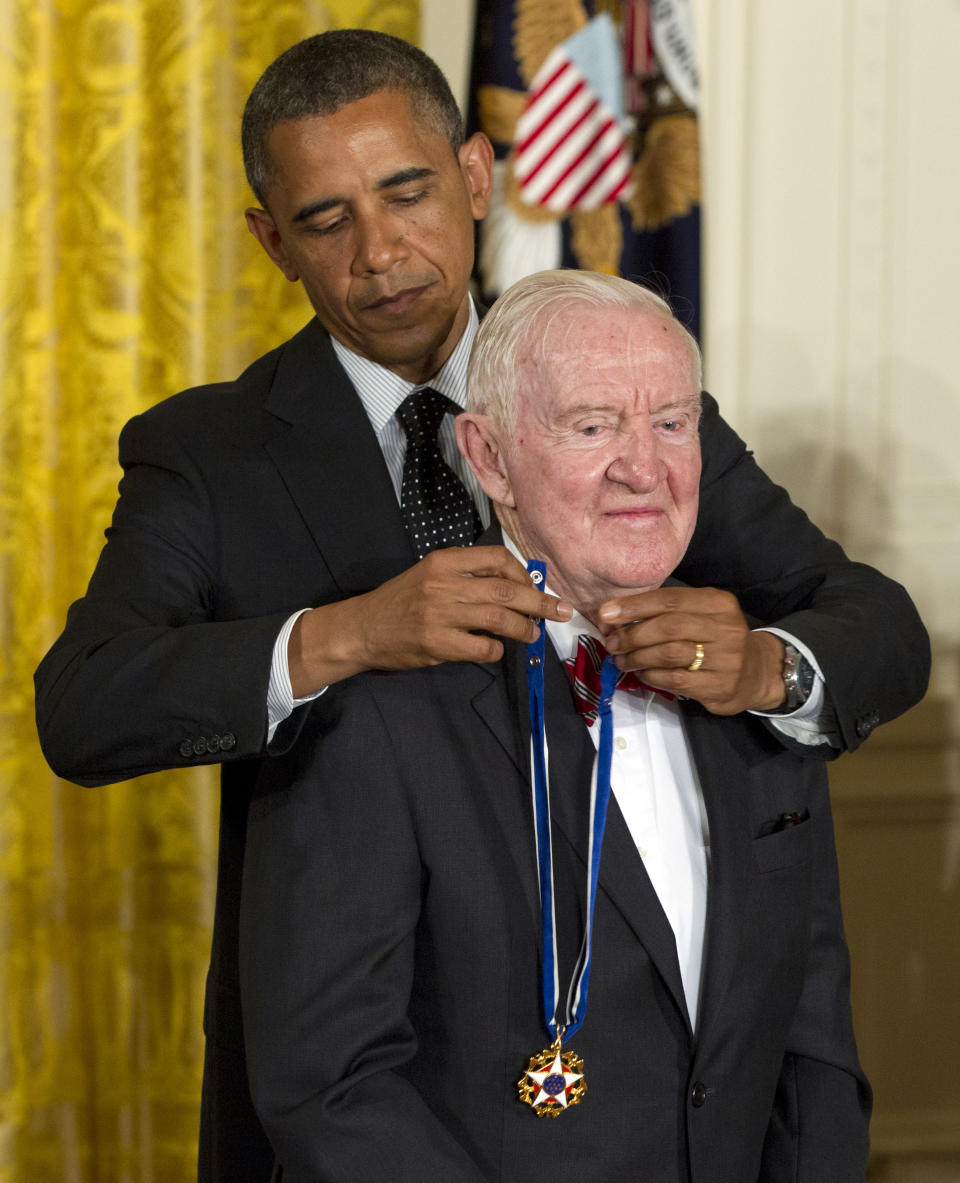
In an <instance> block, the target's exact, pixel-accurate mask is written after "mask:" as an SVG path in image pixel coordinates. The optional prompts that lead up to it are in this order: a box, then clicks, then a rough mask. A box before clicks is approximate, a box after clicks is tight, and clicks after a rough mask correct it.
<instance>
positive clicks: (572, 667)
mask: <svg viewBox="0 0 960 1183" xmlns="http://www.w3.org/2000/svg"><path fill="white" fill-rule="evenodd" d="M606 656H607V651H606V649H605V648H604V647H603V645H602V644H601V643H600V642H599V641H598V640H597V639H596V637H591V636H590V635H589V634H588V633H581V634H580V636H579V637H578V638H577V656H576V657H568V658H567V659H566V661H564V663H563V664H564V665H565V666H566V668H567V673H568V674H569V675H570V680H571V681H572V683H573V701H574V703H575V705H576V708H577V710H578V711H579V712H580V714H581V715H583V717H584V719H586V721H587V726H588V727H592V726H593V721H594V719H596V717H597V707H598V706H599V704H600V667H601V666H602V665H603V659H604V658H605V657H606ZM616 688H617V690H652V691H653V692H654V694H661V695H662V696H663V697H664V698H666V699H667V700H668V701H670V702H672V701H673V699H674V698H675V697H676V696H675V695H673V694H670V693H669V692H668V691H666V690H658V689H657V687H656V686H650V685H649V684H648V683H647V682H643V681H641V680H640V679H639V678H638V677H637V675H636V674H635V673H633V672H632V671H627V672H626V673H622V674H621V675H620V676H619V678H617V687H616Z"/></svg>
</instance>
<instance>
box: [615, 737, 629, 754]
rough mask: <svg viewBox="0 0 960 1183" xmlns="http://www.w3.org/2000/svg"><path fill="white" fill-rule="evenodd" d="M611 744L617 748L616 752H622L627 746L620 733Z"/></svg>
mask: <svg viewBox="0 0 960 1183" xmlns="http://www.w3.org/2000/svg"><path fill="white" fill-rule="evenodd" d="M613 746H614V747H615V748H616V749H617V751H618V752H622V751H623V749H624V748H625V747H626V746H627V741H626V740H625V739H624V738H623V736H622V735H618V736H617V738H616V739H615V740H614V741H613Z"/></svg>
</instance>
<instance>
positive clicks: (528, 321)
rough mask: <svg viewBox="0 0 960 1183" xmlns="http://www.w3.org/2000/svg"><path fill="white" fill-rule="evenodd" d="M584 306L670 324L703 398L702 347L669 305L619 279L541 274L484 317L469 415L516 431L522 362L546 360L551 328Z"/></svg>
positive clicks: (470, 374) (471, 373)
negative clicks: (686, 353) (687, 356)
mask: <svg viewBox="0 0 960 1183" xmlns="http://www.w3.org/2000/svg"><path fill="white" fill-rule="evenodd" d="M578 305H579V306H582V307H583V308H584V309H588V310H597V309H604V308H636V309H637V311H638V312H645V313H647V314H648V315H653V316H656V317H659V318H661V319H662V320H665V321H668V322H670V323H671V324H672V325H673V326H674V328H675V329H676V332H677V334H678V335H679V337H680V339H681V340H682V341H683V343H684V345H686V347H687V349H688V351H689V353H690V361H691V368H692V370H693V381H694V389H695V391H696V393H697V394H699V392H700V384H701V380H702V368H703V367H702V362H701V357H700V347H699V346H698V345H697V342H696V340H695V339H694V337H693V336H692V335H691V334H690V333H689V332H688V331H687V329H685V328H684V326H683V325H682V324H681V323H680V322H679V321H678V320H677V318H676V317H675V316H674V314H673V310H672V309H671V307H670V305H669V304H668V303H667V302H666V300H663V299H661V298H660V297H659V296H658V295H657V294H656V293H655V292H652V291H650V289H649V288H645V287H641V286H640V285H639V284H636V283H632V282H631V281H630V280H628V279H621V278H620V277H619V276H616V275H602V274H600V273H599V272H595V271H572V270H571V271H538V272H536V274H534V275H528V276H526V277H525V278H524V279H521V280H518V281H517V283H515V284H513V285H512V286H511V287H509V288H507V290H506V291H505V292H504V293H503V295H502V296H500V298H499V299H498V300H497V302H496V303H495V304H494V306H493V308H492V309H491V310H490V312H489V313H488V314H487V315H486V316H485V317H484V318H483V321H482V322H481V325H480V330H479V332H478V333H477V338H476V341H474V344H473V352H472V353H471V355H470V367H469V369H468V371H467V410H468V411H476V412H482V413H485V414H488V415H491V416H492V417H493V418H494V420H495V421H496V422H497V423H498V424H499V425H500V426H501V427H503V428H504V429H506V430H508V431H511V430H513V428H514V427H515V426H516V423H517V417H518V415H519V400H518V389H517V387H518V380H517V374H518V372H519V371H520V369H521V363H530V362H533V363H537V362H543V361H545V360H546V354H545V351H544V340H545V339H546V337H547V335H548V333H549V329H550V326H551V324H552V323H553V321H554V320H555V319H556V317H557V316H558V315H560V314H561V313H563V312H565V311H566V310H567V309H569V308H570V307H576V306H578Z"/></svg>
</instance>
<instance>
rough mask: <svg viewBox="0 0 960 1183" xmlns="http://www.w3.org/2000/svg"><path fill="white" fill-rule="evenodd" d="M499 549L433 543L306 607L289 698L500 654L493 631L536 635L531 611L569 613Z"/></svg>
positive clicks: (564, 616)
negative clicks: (394, 567)
mask: <svg viewBox="0 0 960 1183" xmlns="http://www.w3.org/2000/svg"><path fill="white" fill-rule="evenodd" d="M571 613H572V608H571V606H570V605H569V604H567V603H564V602H563V601H562V600H558V599H556V598H555V597H553V596H548V595H546V594H544V593H543V592H541V591H538V590H537V589H536V588H535V587H534V586H533V584H532V583H531V582H530V576H529V575H528V574H527V572H526V569H525V568H524V566H523V564H522V563H520V562H518V561H517V559H515V558H514V557H513V555H511V554H510V552H509V551H508V550H506V549H505V548H504V547H502V546H471V547H451V548H450V549H449V550H435V551H433V552H432V553H431V554H429V555H427V556H426V558H423V559H421V560H420V562H419V563H416V564H415V565H414V566H413V567H411V568H410V569H409V570H407V571H404V572H403V574H402V575H398V576H397V577H396V578H395V579H391V580H389V581H388V582H387V583H384V584H382V585H381V586H380V587H378V588H376V589H375V590H374V591H372V592H368V593H367V594H366V595H362V596H354V597H353V598H352V599H349V600H341V601H340V602H339V603H335V604H325V605H323V606H322V607H320V608H314V609H313V610H312V611H311V612H306V613H304V615H303V616H301V617H300V618H299V620H298V621H297V623H296V625H295V626H294V629H293V633H292V634H291V637H290V644H289V647H288V651H287V652H288V660H289V665H290V684H291V687H292V689H293V694H294V697H295V698H303V697H306V696H307V695H308V694H312V693H313V692H314V691H315V690H318V689H320V687H321V686H326V685H329V684H330V683H331V682H337V681H340V680H341V679H342V678H347V677H350V676H351V675H352V674H356V673H360V672H362V671H363V670H371V669H376V670H401V669H414V668H416V667H419V666H428V665H438V664H439V663H440V662H442V661H498V660H499V659H500V657H501V656H502V655H503V645H502V644H501V643H500V641H498V640H497V639H496V638H497V637H509V638H511V639H513V640H517V641H523V642H525V643H529V642H530V641H533V640H535V639H536V636H537V626H536V625H535V624H534V623H533V621H532V620H531V619H530V618H531V617H532V616H538V617H545V618H547V619H549V620H569V619H570V616H571Z"/></svg>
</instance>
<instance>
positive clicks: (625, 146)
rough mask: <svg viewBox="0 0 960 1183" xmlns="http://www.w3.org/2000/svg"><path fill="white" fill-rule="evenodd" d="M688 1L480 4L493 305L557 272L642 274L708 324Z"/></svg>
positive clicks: (485, 286)
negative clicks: (490, 160)
mask: <svg viewBox="0 0 960 1183" xmlns="http://www.w3.org/2000/svg"><path fill="white" fill-rule="evenodd" d="M697 104H698V75H697V65H696V55H695V52H694V43H693V33H692V18H691V13H690V0H477V18H476V35H475V41H474V56H473V72H472V84H471V108H470V113H469V120H468V122H469V126H470V130H471V131H476V130H480V131H483V132H485V133H486V134H487V135H488V136H489V137H490V139H491V140H492V141H493V144H494V148H495V150H496V155H497V161H496V166H495V176H494V192H493V199H492V202H491V208H490V212H489V214H488V216H487V217H486V219H485V220H484V223H483V225H482V227H481V231H480V249H479V252H478V281H479V284H480V288H481V291H482V293H483V295H484V297H485V299H487V300H491V299H493V298H495V297H496V296H497V295H498V294H499V293H500V292H501V291H503V290H504V289H505V288H507V287H509V286H510V284H511V283H513V282H514V281H515V280H517V279H520V278H522V276H524V275H529V274H530V273H531V272H533V271H540V270H543V269H545V268H552V267H582V268H586V269H588V270H591V271H605V272H608V273H611V274H619V275H623V276H626V277H627V278H629V279H635V280H637V281H639V282H641V283H645V284H647V285H648V286H650V287H652V288H654V289H655V290H656V291H658V292H660V293H661V294H662V295H664V296H665V297H666V298H667V299H668V300H669V301H670V303H671V304H672V305H673V308H674V310H675V312H676V313H677V315H678V316H679V318H680V319H681V320H682V321H683V323H684V324H686V325H687V326H688V327H689V328H690V330H691V331H692V332H693V333H694V334H695V335H697V336H699V330H700V157H699V140H698V134H697Z"/></svg>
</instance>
